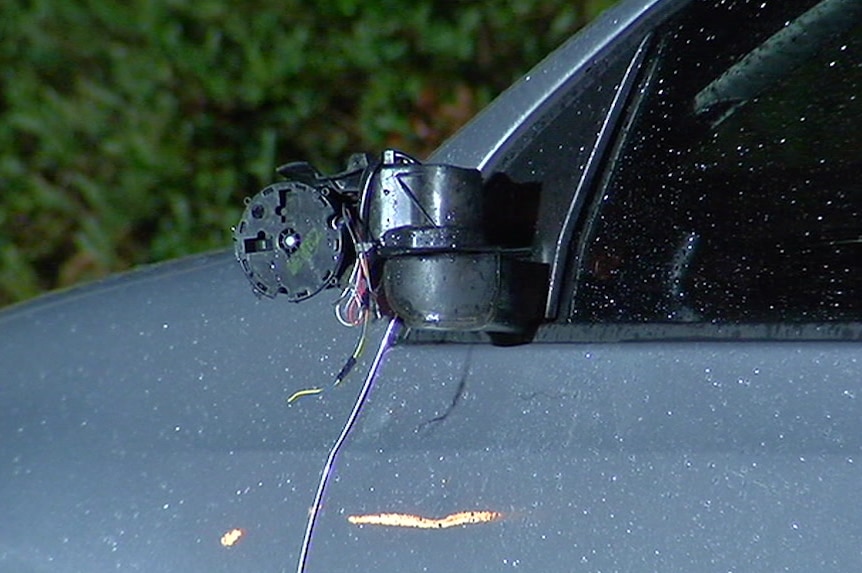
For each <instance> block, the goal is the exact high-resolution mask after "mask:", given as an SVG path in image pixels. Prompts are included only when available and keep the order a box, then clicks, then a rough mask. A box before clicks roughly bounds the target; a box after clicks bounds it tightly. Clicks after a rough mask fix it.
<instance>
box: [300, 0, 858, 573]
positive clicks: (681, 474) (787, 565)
mask: <svg viewBox="0 0 862 573" xmlns="http://www.w3.org/2000/svg"><path fill="white" fill-rule="evenodd" d="M860 38H862V26H860V8H859V5H858V3H854V2H841V1H838V0H834V1H833V0H825V1H807V2H795V1H794V2H762V1H758V2H745V1H738V2H725V1H708V2H692V3H689V4H687V5H686V6H685V7H683V8H682V9H681V10H680V11H679V12H678V13H677V14H675V15H673V16H672V17H671V18H670V19H669V20H668V21H667V22H665V23H663V24H662V25H661V26H660V27H659V28H658V29H656V30H655V31H654V32H648V33H647V32H644V33H637V32H632V35H631V36H630V37H629V38H628V39H627V41H621V42H620V43H619V44H618V46H617V49H616V50H611V51H609V52H606V53H604V54H603V55H602V56H601V57H598V58H597V59H596V62H595V65H596V67H595V72H594V74H595V75H594V77H593V78H592V79H593V81H592V83H591V82H589V81H587V82H585V83H581V82H579V83H578V84H577V85H576V86H574V87H570V88H569V89H570V91H568V92H567V94H566V95H567V96H568V97H566V95H561V96H560V97H558V98H556V100H555V101H556V103H554V104H553V105H550V106H549V107H548V109H546V110H544V112H543V113H542V114H540V118H539V119H537V120H535V121H534V122H533V123H532V127H531V128H530V129H528V130H525V131H523V132H522V133H521V134H520V137H519V138H515V139H513V140H511V141H508V142H504V143H502V144H501V146H500V149H499V150H497V152H495V154H494V155H493V157H490V158H489V159H488V162H487V164H486V165H485V169H486V170H492V171H502V172H505V173H507V174H508V175H510V176H511V177H513V178H516V179H519V180H522V181H523V180H529V181H537V182H539V183H540V184H541V186H542V190H543V193H544V195H543V201H545V202H544V203H543V210H542V211H541V212H540V224H539V227H540V230H541V234H542V238H540V239H539V240H538V241H537V243H536V245H535V252H536V253H537V257H539V258H541V259H542V260H544V261H546V262H547V263H548V264H550V265H552V267H553V269H554V272H553V274H552V281H551V285H550V287H551V292H550V295H549V298H548V300H549V303H548V308H547V316H548V320H549V322H548V324H546V325H544V326H542V327H540V329H539V331H538V333H537V334H536V337H535V339H534V340H533V342H532V343H531V344H525V345H520V346H512V347H500V346H492V345H491V344H489V343H488V341H487V340H484V339H482V338H481V337H477V336H475V335H471V334H460V333H449V334H443V335H440V334H429V333H422V332H410V333H408V334H407V335H406V336H404V337H403V338H402V340H400V341H399V343H398V344H396V345H395V347H394V348H392V349H391V350H390V352H389V354H388V356H387V359H386V362H385V364H384V365H383V367H382V369H381V371H380V374H379V377H378V379H377V381H376V385H375V387H374V389H373V391H372V393H371V396H370V398H369V400H368V402H367V404H366V408H365V410H364V411H363V413H362V416H361V417H360V419H359V421H358V423H357V425H356V427H355V428H354V431H353V433H352V435H351V437H350V438H349V439H348V442H347V444H346V447H345V448H344V450H343V451H342V454H341V456H340V457H339V459H338V463H337V467H336V473H335V475H334V480H333V481H332V483H331V484H330V488H329V489H328V493H327V496H326V497H325V499H324V504H323V507H322V511H321V514H320V523H319V527H318V529H317V531H316V534H315V537H314V539H313V544H312V552H311V558H310V561H309V568H308V569H309V570H310V571H332V570H343V569H357V568H361V569H373V570H399V571H403V570H416V571H452V570H463V569H466V570H470V571H500V570H509V569H519V570H527V571H596V572H598V571H630V570H636V571H686V572H688V571H693V570H694V571H747V570H769V571H775V570H784V571H812V570H816V571H848V570H856V569H859V567H860V566H862V552H860V549H859V548H860V546H862V517H860V516H862V502H859V501H858V496H856V495H855V491H856V489H857V488H858V485H859V484H860V483H862V471H860V463H862V460H860V448H862V441H860V436H862V416H860V414H862V409H860V406H859V402H858V401H857V398H858V397H859V396H860V392H862V347H860V342H859V339H860V335H862V325H860V318H862V304H860V301H862V296H860V295H862V272H860V271H862V218H860V215H862V188H860V185H862V184H861V183H860V179H859V173H862V153H860V152H862V135H860V132H862V130H860V127H862V101H860V98H859V95H858V94H859V93H860V92H862V90H860V87H862V43H860ZM600 92H604V93H605V94H606V97H604V98H603V97H601V96H599V95H598V94H599V93H600ZM584 102H587V103H584ZM581 104H583V105H581ZM593 113H594V115H591V114H593ZM444 151H445V147H444ZM549 194H553V197H550V198H549V197H548V195H549Z"/></svg>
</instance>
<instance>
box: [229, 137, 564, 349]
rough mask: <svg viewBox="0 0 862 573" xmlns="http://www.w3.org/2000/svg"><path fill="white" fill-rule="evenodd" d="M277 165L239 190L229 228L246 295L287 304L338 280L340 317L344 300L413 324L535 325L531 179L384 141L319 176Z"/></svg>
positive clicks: (538, 272) (491, 328) (542, 281)
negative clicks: (259, 186)
mask: <svg viewBox="0 0 862 573" xmlns="http://www.w3.org/2000/svg"><path fill="white" fill-rule="evenodd" d="M277 171H278V173H279V174H280V175H282V176H283V177H284V178H285V180H284V181H280V182H277V183H274V184H272V185H270V186H268V187H266V188H265V189H263V190H262V191H260V192H259V193H257V194H256V195H255V196H254V197H251V198H250V199H247V200H246V206H245V211H244V213H243V215H242V218H241V219H240V221H239V223H238V224H237V226H236V227H235V228H234V248H235V252H236V257H237V260H238V261H239V263H240V265H241V266H242V269H243V271H244V272H245V274H246V276H247V277H248V279H249V281H250V282H251V284H252V287H253V289H254V291H255V292H256V293H257V294H258V295H262V296H265V297H270V298H273V297H276V296H278V295H282V296H284V297H286V298H287V299H288V300H290V301H293V302H299V301H302V300H305V299H307V298H309V297H311V296H314V295H315V294H317V293H319V292H320V291H322V290H324V289H327V288H333V287H342V288H345V293H346V294H345V296H344V297H343V298H346V299H348V301H352V302H349V303H348V308H347V310H345V311H344V313H343V316H345V318H343V319H342V321H343V322H346V323H355V321H354V320H353V319H352V318H351V316H355V314H356V312H355V308H354V309H353V310H351V307H350V304H353V305H355V306H358V307H369V306H374V307H376V311H377V312H379V313H381V314H385V315H390V316H396V315H397V316H399V317H400V318H401V319H402V320H403V321H404V323H405V324H406V325H407V326H409V327H410V328H414V329H428V330H438V331H480V332H488V333H503V334H523V333H527V332H530V331H532V330H534V329H535V327H536V326H537V325H538V323H539V322H540V320H541V317H542V315H543V305H544V299H545V294H546V290H547V272H548V271H547V265H546V264H543V263H540V262H536V261H534V260H531V255H532V243H533V235H534V234H535V219H536V211H537V207H538V193H537V191H536V190H535V188H534V187H533V186H530V185H521V184H516V183H514V182H512V181H511V180H509V179H508V178H507V177H505V176H503V175H499V176H495V177H492V178H490V179H489V180H487V181H483V179H482V175H481V173H480V172H479V171H478V170H476V169H466V168H462V167H456V166H453V165H440V164H430V163H420V162H419V161H417V160H415V159H413V158H411V157H409V156H408V155H406V154H404V153H401V152H399V151H395V150H387V151H384V152H383V153H382V155H381V156H380V157H379V158H377V159H375V158H373V157H371V156H369V155H364V154H360V155H354V156H352V157H351V158H350V160H349V161H348V165H347V168H346V169H345V170H344V171H342V172H341V173H338V174H335V175H331V176H325V175H322V174H321V173H320V172H319V171H317V170H316V169H315V168H314V167H312V166H311V165H309V164H307V163H290V164H287V165H284V166H282V167H280V168H279V169H278V170H277ZM351 268H352V269H353V271H351V273H350V275H349V278H348V279H345V275H347V271H348V270H349V269H351ZM347 293H349V295H348V294H347Z"/></svg>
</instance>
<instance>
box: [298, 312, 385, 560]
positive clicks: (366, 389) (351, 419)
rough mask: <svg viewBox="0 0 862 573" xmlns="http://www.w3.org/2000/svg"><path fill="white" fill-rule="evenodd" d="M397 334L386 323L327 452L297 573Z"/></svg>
mask: <svg viewBox="0 0 862 573" xmlns="http://www.w3.org/2000/svg"><path fill="white" fill-rule="evenodd" d="M400 331H401V321H400V320H399V319H398V318H397V317H396V318H393V319H392V320H391V321H389V326H388V327H387V328H386V333H385V334H384V335H383V340H381V341H380V346H379V347H378V348H377V354H375V356H374V360H373V361H372V362H371V368H369V370H368V374H367V375H366V376H365V382H364V383H363V384H362V389H361V390H360V391H359V395H358V396H357V397H356V402H354V404H353V409H352V410H351V411H350V414H349V415H348V416H347V420H345V422H344V426H343V427H342V428H341V433H340V434H339V435H338V438H336V440H335V442H334V443H333V444H332V448H330V450H329V455H328V456H327V457H326V462H325V463H324V464H323V469H322V470H321V472H320V479H319V480H318V482H317V491H316V492H315V494H314V501H313V502H312V504H311V511H310V512H309V514H308V521H307V522H306V524H305V536H304V537H303V539H302V546H301V547H300V550H299V560H298V562H297V566H296V571H297V573H305V565H306V562H307V561H308V551H309V549H310V547H311V536H312V534H313V533H314V526H315V524H316V523H317V517H318V515H319V514H320V506H321V503H322V502H323V494H324V493H325V492H326V486H327V484H328V483H329V478H330V475H331V474H332V466H333V464H334V463H335V458H336V457H337V456H338V453H339V451H341V448H342V446H343V445H344V442H345V441H346V440H347V436H348V435H350V430H351V429H353V426H354V424H355V423H356V420H357V418H359V412H360V411H361V410H362V406H363V405H364V404H365V401H366V400H367V398H368V395H369V394H370V393H371V387H372V386H373V385H374V379H375V378H376V377H377V371H378V370H379V369H380V365H381V364H382V362H383V356H384V355H385V354H386V351H387V350H388V349H389V348H390V347H391V346H392V344H393V343H394V342H395V339H396V338H397V337H398V333H399V332H400Z"/></svg>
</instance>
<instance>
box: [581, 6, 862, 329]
mask: <svg viewBox="0 0 862 573" xmlns="http://www.w3.org/2000/svg"><path fill="white" fill-rule="evenodd" d="M860 6H862V3H858V2H846V1H839V0H826V1H821V2H813V1H807V2H799V1H793V2H789V1H786V2H763V1H760V0H758V1H757V2H724V1H722V2H695V3H692V4H691V5H690V6H689V7H688V8H687V9H686V10H685V11H684V12H683V13H681V14H680V15H678V17H677V18H676V19H675V20H674V21H672V22H671V23H670V24H669V25H667V26H666V27H665V28H664V30H663V31H660V33H659V34H658V37H657V41H656V43H655V46H654V51H653V53H652V55H651V57H650V58H651V59H650V62H651V63H650V65H648V66H647V67H646V69H647V71H646V72H645V73H644V74H643V77H642V86H641V92H640V93H641V94H642V96H641V97H640V99H639V101H637V102H634V103H633V104H632V109H631V112H630V114H629V117H628V118H627V119H626V123H625V124H624V125H623V127H622V130H621V133H622V136H621V137H620V138H619V143H618V145H617V147H616V148H615V149H614V150H613V152H612V154H611V157H610V161H609V165H610V168H609V170H608V173H607V174H606V175H605V177H604V178H603V180H602V182H601V190H600V192H599V193H598V194H597V198H596V200H595V201H594V203H593V206H592V208H591V209H588V212H587V214H586V215H585V217H584V218H583V222H582V229H583V231H582V237H581V243H580V246H579V247H578V248H577V249H575V250H576V253H575V255H574V257H573V261H574V263H573V264H572V269H571V272H572V275H573V279H574V281H575V282H574V289H573V290H574V293H573V296H572V298H571V304H570V313H569V315H570V317H571V319H573V320H574V321H577V322H600V323H601V322H605V323H633V322H634V323H637V322H671V323H679V322H682V323H693V322H695V323H696V322H704V323H716V322H718V323H729V322H730V323H732V322H773V323H777V322H797V323H799V322H815V321H817V322H821V321H857V320H860V319H862V24H860V21H862V17H860V12H862V8H860ZM733 21H746V22H748V23H749V24H750V25H748V26H734V25H729V24H730V23H731V22H733ZM752 30H753V32H752Z"/></svg>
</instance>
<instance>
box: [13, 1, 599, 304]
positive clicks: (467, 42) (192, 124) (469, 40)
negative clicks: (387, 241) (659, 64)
mask: <svg viewBox="0 0 862 573" xmlns="http://www.w3.org/2000/svg"><path fill="white" fill-rule="evenodd" d="M614 2H615V0H570V1H563V0H510V1H509V2H497V1H493V0H486V1H482V2H452V1H443V0H413V1H412V2H410V3H407V2H403V1H396V0H372V1H367V0H366V1H364V2H360V1H359V0H318V1H316V2H303V1H301V0H281V1H278V2H277V1H274V0H237V1H232V2H229V1H228V0H197V1H194V2H193V1H191V0H126V1H124V2H114V1H110V0H66V1H63V2H57V1H56V0H5V2H4V4H3V7H2V8H0V74H2V75H0V305H2V304H8V303H11V302H14V301H18V300H22V299H24V298H27V297H31V296H34V295H36V294H38V293H39V292H41V291H44V290H47V289H53V288H57V287H62V286H67V285H71V284H73V283H76V282H79V281H83V280H90V279H93V278H97V277H100V276H103V275H105V274H107V273H110V272H114V271H117V270H122V269H126V268H129V267H131V266H134V265H137V264H141V263H148V262H154V261H158V260H163V259H167V258H172V257H176V256H180V255H184V254H188V253H193V252H197V251H201V250H206V249H211V248H215V247H218V246H227V245H229V244H230V227H231V225H232V224H234V223H235V222H236V220H237V219H238V217H239V214H240V211H241V208H242V199H243V197H245V196H247V195H251V194H254V193H255V192H257V191H258V190H259V189H260V188H262V187H263V186H265V185H267V184H268V183H270V182H272V181H273V180H274V179H275V177H274V174H273V170H274V168H275V167H276V166H277V165H279V164H281V163H284V162H287V161H291V160H296V159H307V160H310V161H312V162H313V163H314V164H315V165H317V166H318V167H319V168H320V169H322V170H325V171H326V170H335V169H337V168H338V167H339V166H340V165H341V162H342V161H343V160H344V158H345V157H346V156H347V155H348V154H349V153H350V152H352V151H359V150H362V151H376V150H380V149H382V148H384V147H386V146H395V147H398V148H401V149H403V150H405V151H408V152H411V153H414V154H417V155H419V156H422V155H424V154H426V153H427V152H428V151H430V150H431V149H433V148H434V147H435V146H436V145H438V144H439V143H440V142H441V141H442V139H444V138H445V137H446V136H448V135H450V134H451V133H452V132H453V131H454V130H455V129H457V128H458V127H459V126H460V125H461V124H462V123H463V122H465V121H466V120H468V119H469V118H470V117H471V116H472V115H473V114H474V113H475V112H476V111H478V110H479V109H480V108H481V107H483V106H484V105H485V104H486V103H487V102H488V101H490V99H491V98H492V97H493V96H495V95H496V94H497V93H498V92H499V91H501V90H502V89H503V88H505V87H506V86H507V85H508V84H510V83H511V82H512V81H513V80H515V79H516V78H517V77H519V76H520V75H521V74H523V73H524V72H525V71H526V70H527V69H529V67H531V66H532V65H533V64H535V63H536V62H538V61H539V60H540V59H541V58H542V57H543V56H544V55H545V54H547V53H548V52H549V51H551V50H552V49H553V48H555V47H556V46H557V45H559V44H560V43H561V42H562V41H563V40H565V39H566V38H567V37H568V36H569V35H570V34H571V33H572V32H574V31H575V30H576V29H578V28H579V27H581V26H582V25H584V24H585V23H586V22H587V21H589V20H590V19H591V18H593V17H594V16H595V15H597V14H598V13H599V12H600V11H602V10H603V9H605V8H607V7H608V6H609V5H610V4H613V3H614Z"/></svg>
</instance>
